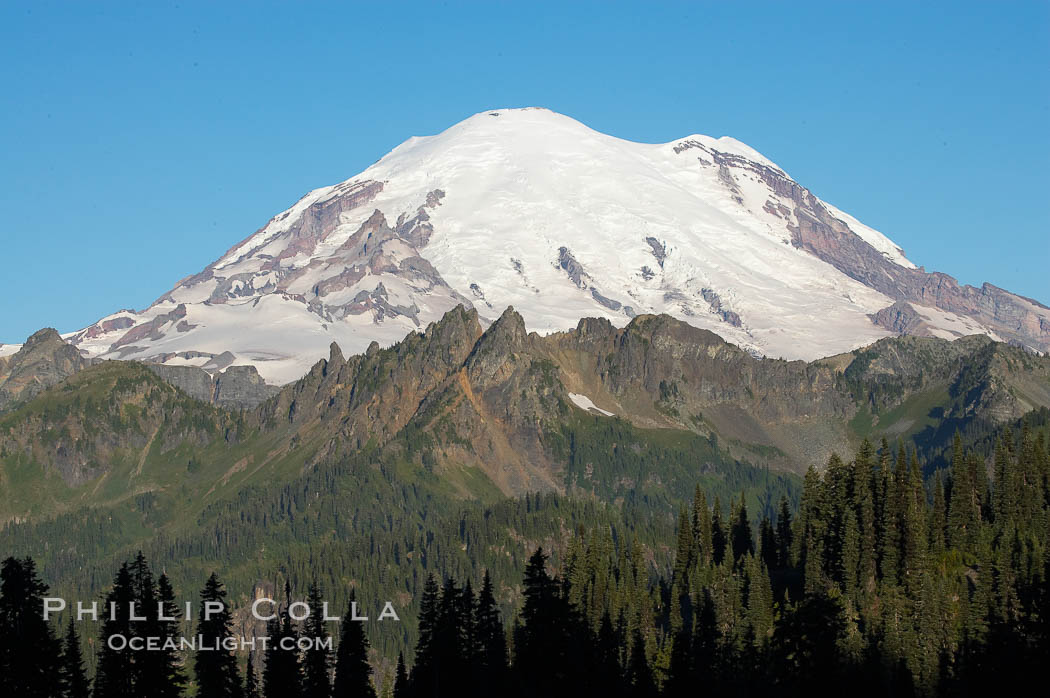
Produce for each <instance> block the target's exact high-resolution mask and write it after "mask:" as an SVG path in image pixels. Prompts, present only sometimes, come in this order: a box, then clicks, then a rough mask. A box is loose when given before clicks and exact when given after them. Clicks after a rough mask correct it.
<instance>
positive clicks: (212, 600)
mask: <svg viewBox="0 0 1050 698" xmlns="http://www.w3.org/2000/svg"><path fill="white" fill-rule="evenodd" d="M216 603H218V604H222V610H221V611H218V612H214V611H209V610H208V606H207V604H216ZM206 611H207V612H206ZM209 614H210V615H209ZM232 627H233V618H232V616H231V614H230V610H229V608H227V606H226V588H225V587H224V586H223V583H222V582H221V581H219V576H218V575H217V574H215V573H214V572H212V573H211V575H210V576H209V577H208V580H207V581H206V582H205V583H204V588H203V589H201V592H200V609H199V611H198V613H197V636H198V639H199V641H200V645H201V647H203V648H208V649H202V650H198V652H197V653H196V655H195V656H194V658H193V671H194V674H195V676H196V677H197V695H198V696H200V697H201V698H235V697H236V696H239V695H240V691H241V677H240V674H239V673H238V670H237V658H236V656H235V655H234V654H233V653H232V652H231V651H230V650H228V649H225V648H224V646H223V643H224V642H226V641H227V638H230V637H232V636H233V635H232ZM271 641H272V638H271Z"/></svg>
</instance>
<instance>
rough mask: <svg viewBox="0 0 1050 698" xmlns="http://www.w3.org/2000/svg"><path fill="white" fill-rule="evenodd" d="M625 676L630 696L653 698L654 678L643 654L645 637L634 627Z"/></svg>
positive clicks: (647, 660)
mask: <svg viewBox="0 0 1050 698" xmlns="http://www.w3.org/2000/svg"><path fill="white" fill-rule="evenodd" d="M627 678H628V681H629V683H630V686H631V696H632V697H634V696H636V697H637V698H655V696H656V679H655V678H654V677H653V670H652V667H650V666H649V659H648V657H646V656H645V638H643V637H642V633H641V631H640V630H639V629H638V628H635V630H634V633H633V635H632V638H631V658H630V660H629V661H628V663H627Z"/></svg>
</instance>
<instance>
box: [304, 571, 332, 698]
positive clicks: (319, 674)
mask: <svg viewBox="0 0 1050 698" xmlns="http://www.w3.org/2000/svg"><path fill="white" fill-rule="evenodd" d="M306 604H307V606H308V607H309V608H310V615H309V617H308V618H307V619H306V637H308V638H310V639H311V640H313V644H312V645H311V647H310V649H307V650H305V651H304V652H303V688H304V695H306V696H310V697H311V698H312V697H313V696H318V697H319V698H327V697H328V695H329V694H331V692H332V683H331V679H330V678H329V676H330V674H331V669H332V653H331V651H330V650H329V649H328V648H327V647H325V646H324V645H323V644H322V643H321V642H318V641H317V640H323V639H324V638H327V637H328V628H327V626H326V623H325V620H324V606H323V604H324V601H323V598H322V595H321V589H320V587H318V585H317V582H316V581H315V582H314V583H313V584H311V585H310V590H309V592H308V593H307V597H306Z"/></svg>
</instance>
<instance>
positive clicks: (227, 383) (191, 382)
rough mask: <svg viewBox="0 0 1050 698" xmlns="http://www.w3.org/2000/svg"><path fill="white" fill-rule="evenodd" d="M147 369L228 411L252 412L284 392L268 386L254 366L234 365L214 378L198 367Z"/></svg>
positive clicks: (196, 396) (201, 399)
mask: <svg viewBox="0 0 1050 698" xmlns="http://www.w3.org/2000/svg"><path fill="white" fill-rule="evenodd" d="M146 366H147V367H148V368H149V369H150V370H151V371H153V372H154V373H156V374H157V375H158V376H160V377H161V378H162V379H163V380H164V381H165V382H167V383H170V384H171V385H173V386H175V387H176V388H178V389H179V390H181V391H182V392H184V393H186V394H187V395H189V396H190V397H192V398H195V399H197V400H200V401H202V402H207V403H210V404H212V405H217V406H219V407H225V408H227V409H251V408H254V407H256V406H257V405H259V404H260V403H262V402H264V401H265V400H267V399H269V398H270V397H272V396H274V395H276V394H277V392H278V391H279V390H280V388H279V387H277V386H275V385H267V383H266V382H265V381H264V380H263V379H262V377H261V376H260V375H259V371H257V370H256V368H255V367H254V366H230V367H229V368H227V369H226V370H225V371H222V372H219V373H216V374H215V375H214V376H213V375H211V374H210V373H208V372H207V371H205V370H204V369H202V368H197V367H195V366H167V365H164V364H152V363H150V364H146Z"/></svg>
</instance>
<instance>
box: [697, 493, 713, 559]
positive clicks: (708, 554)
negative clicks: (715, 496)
mask: <svg viewBox="0 0 1050 698" xmlns="http://www.w3.org/2000/svg"><path fill="white" fill-rule="evenodd" d="M693 535H694V536H695V537H696V545H697V549H698V555H699V559H700V562H701V563H702V564H703V565H704V566H705V567H706V566H708V565H710V564H711V562H712V559H713V556H712V550H713V547H714V543H713V542H712V538H711V536H712V529H711V511H710V510H709V509H708V508H707V497H705V496H704V491H703V490H702V489H700V485H697V486H696V489H695V490H694V492H693Z"/></svg>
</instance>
